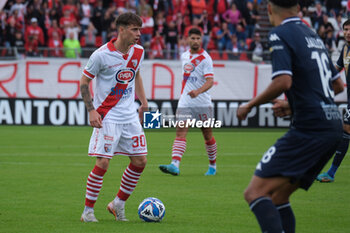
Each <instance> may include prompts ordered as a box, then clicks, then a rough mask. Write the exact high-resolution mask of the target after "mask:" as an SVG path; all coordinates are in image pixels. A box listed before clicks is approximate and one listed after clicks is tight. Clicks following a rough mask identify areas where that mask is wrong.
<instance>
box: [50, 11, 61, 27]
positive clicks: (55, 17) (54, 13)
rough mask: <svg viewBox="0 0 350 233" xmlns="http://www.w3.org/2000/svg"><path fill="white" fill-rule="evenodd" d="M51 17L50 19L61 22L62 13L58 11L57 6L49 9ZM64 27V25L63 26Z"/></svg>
mask: <svg viewBox="0 0 350 233" xmlns="http://www.w3.org/2000/svg"><path fill="white" fill-rule="evenodd" d="M49 17H50V20H51V21H53V20H56V21H57V23H61V22H60V15H59V13H58V12H57V9H56V8H52V9H51V10H50V11H49ZM59 26H60V25H59ZM62 27H63V26H62Z"/></svg>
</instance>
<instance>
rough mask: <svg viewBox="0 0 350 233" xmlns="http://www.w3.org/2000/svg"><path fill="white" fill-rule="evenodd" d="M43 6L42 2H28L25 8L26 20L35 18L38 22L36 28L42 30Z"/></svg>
mask: <svg viewBox="0 0 350 233" xmlns="http://www.w3.org/2000/svg"><path fill="white" fill-rule="evenodd" d="M43 5H44V4H43V3H42V0H33V1H29V4H28V6H27V18H29V19H32V18H36V19H37V20H38V21H37V23H38V26H39V27H41V28H42V29H43V30H44V26H45V24H44V20H45V11H44V7H43Z"/></svg>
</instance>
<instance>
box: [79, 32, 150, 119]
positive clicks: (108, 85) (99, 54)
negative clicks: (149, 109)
mask: <svg viewBox="0 0 350 233" xmlns="http://www.w3.org/2000/svg"><path fill="white" fill-rule="evenodd" d="M115 40H116V39H113V40H111V41H110V42H108V43H107V44H105V45H102V46H101V47H100V48H99V49H97V50H96V51H95V52H94V53H93V54H92V55H91V56H90V58H89V61H88V63H87V65H86V67H85V69H84V71H83V74H84V75H85V76H86V77H88V78H90V79H96V86H95V90H94V103H93V104H94V107H95V109H96V110H97V112H99V113H100V114H101V116H102V118H103V121H105V122H111V123H120V124H125V123H130V122H133V121H135V120H136V119H138V116H137V114H136V110H135V108H134V106H135V105H134V101H135V76H136V73H137V72H138V70H139V68H140V65H141V63H142V61H143V58H144V49H143V47H142V46H139V45H136V44H135V45H133V46H131V48H130V49H129V51H128V53H127V54H122V53H121V52H119V51H117V50H116V48H115V46H114V44H113V42H114V41H115Z"/></svg>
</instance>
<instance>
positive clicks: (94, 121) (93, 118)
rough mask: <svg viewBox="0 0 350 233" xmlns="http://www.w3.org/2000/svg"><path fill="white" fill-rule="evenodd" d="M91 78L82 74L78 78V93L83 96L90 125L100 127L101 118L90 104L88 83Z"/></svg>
mask: <svg viewBox="0 0 350 233" xmlns="http://www.w3.org/2000/svg"><path fill="white" fill-rule="evenodd" d="M90 82H91V79H89V78H87V77H85V76H84V75H83V76H82V77H81V79H80V93H81V96H82V97H83V100H84V103H85V106H86V109H87V111H88V112H89V119H90V125H91V126H92V127H95V128H102V118H101V116H100V114H99V113H98V112H97V111H96V110H95V108H94V105H93V104H92V98H91V93H90V90H89V84H90Z"/></svg>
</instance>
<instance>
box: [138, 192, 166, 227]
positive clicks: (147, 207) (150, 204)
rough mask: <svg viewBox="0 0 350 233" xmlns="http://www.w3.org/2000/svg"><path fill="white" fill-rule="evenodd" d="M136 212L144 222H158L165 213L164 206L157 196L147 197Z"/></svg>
mask: <svg viewBox="0 0 350 233" xmlns="http://www.w3.org/2000/svg"><path fill="white" fill-rule="evenodd" d="M138 213H139V217H140V218H141V219H142V220H143V221H145V222H160V221H161V220H162V219H163V217H164V215H165V206H164V204H163V202H161V200H159V199H158V198H155V197H148V198H146V199H145V200H143V201H142V202H141V204H140V205H139V210H138Z"/></svg>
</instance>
